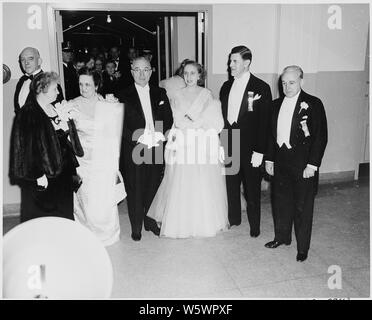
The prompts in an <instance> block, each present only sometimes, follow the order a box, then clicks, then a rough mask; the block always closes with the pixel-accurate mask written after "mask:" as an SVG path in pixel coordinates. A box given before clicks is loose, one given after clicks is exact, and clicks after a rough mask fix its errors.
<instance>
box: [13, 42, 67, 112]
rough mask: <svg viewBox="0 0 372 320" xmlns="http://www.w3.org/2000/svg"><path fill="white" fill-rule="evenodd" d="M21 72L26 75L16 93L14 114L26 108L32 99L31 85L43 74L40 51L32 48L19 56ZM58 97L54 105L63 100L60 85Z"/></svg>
mask: <svg viewBox="0 0 372 320" xmlns="http://www.w3.org/2000/svg"><path fill="white" fill-rule="evenodd" d="M18 62H19V64H20V67H21V70H22V72H23V73H24V75H23V76H22V77H21V78H20V79H19V81H18V82H17V85H16V90H15V92H14V112H15V113H18V111H19V110H20V109H21V108H22V107H23V106H24V104H25V103H26V101H27V100H28V98H29V97H30V84H31V82H32V80H33V78H34V77H35V76H36V75H38V74H39V73H41V72H43V71H42V69H41V64H42V59H41V57H40V53H39V50H37V49H36V48H32V47H26V48H24V49H23V50H22V51H21V53H20V54H19V60H18ZM57 88H58V95H57V98H56V100H55V101H53V104H55V103H57V102H61V101H62V100H63V92H62V88H61V86H60V85H59V84H58V85H57Z"/></svg>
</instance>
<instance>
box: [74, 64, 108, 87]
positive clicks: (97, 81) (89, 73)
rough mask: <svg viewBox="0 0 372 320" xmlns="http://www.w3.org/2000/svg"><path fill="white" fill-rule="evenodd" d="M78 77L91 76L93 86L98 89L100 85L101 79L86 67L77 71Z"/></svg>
mask: <svg viewBox="0 0 372 320" xmlns="http://www.w3.org/2000/svg"><path fill="white" fill-rule="evenodd" d="M78 75H79V77H80V76H91V77H92V78H93V82H94V86H95V87H97V88H98V89H100V87H101V83H102V77H101V74H100V73H99V72H98V71H96V70H92V69H89V68H87V67H82V68H81V69H80V70H79V71H78Z"/></svg>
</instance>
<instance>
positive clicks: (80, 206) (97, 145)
mask: <svg viewBox="0 0 372 320" xmlns="http://www.w3.org/2000/svg"><path fill="white" fill-rule="evenodd" d="M99 82H100V76H99V74H98V73H96V72H95V71H90V70H88V69H87V68H82V69H81V70H79V87H80V94H81V95H80V96H79V97H77V98H75V99H74V100H73V103H74V105H75V107H76V109H77V114H76V116H75V122H76V128H77V132H78V135H79V138H80V141H81V145H82V147H83V150H84V156H83V157H80V158H78V161H79V165H80V166H79V167H78V168H77V173H78V174H79V176H80V177H81V178H82V184H81V186H80V188H79V189H78V190H77V192H76V193H75V194H74V215H75V220H77V221H79V222H80V223H82V224H83V225H85V226H86V227H88V228H89V229H90V230H91V231H92V232H93V233H94V234H95V235H96V236H97V237H98V238H99V239H101V241H102V242H103V244H104V245H111V244H113V243H115V242H116V241H118V240H119V234H120V225H119V214H118V206H117V204H118V202H120V201H121V200H123V199H124V198H125V196H126V193H125V189H124V184H123V182H122V177H121V174H120V172H119V154H120V141H121V129H122V123H123V105H122V104H121V103H117V102H108V101H103V99H99V96H98V94H97V88H98V86H99Z"/></svg>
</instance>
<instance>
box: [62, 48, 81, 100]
mask: <svg viewBox="0 0 372 320" xmlns="http://www.w3.org/2000/svg"><path fill="white" fill-rule="evenodd" d="M73 51H74V50H73V48H72V47H71V45H70V44H69V43H68V42H67V43H62V60H63V76H64V80H65V95H66V100H70V99H73V98H75V97H77V96H78V95H79V84H78V78H77V75H76V69H75V68H74V65H73V58H74V54H73Z"/></svg>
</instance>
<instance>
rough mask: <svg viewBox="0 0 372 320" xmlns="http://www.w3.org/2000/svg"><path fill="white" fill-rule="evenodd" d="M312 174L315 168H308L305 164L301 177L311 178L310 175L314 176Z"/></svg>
mask: <svg viewBox="0 0 372 320" xmlns="http://www.w3.org/2000/svg"><path fill="white" fill-rule="evenodd" d="M314 174H315V170H314V169H313V168H310V167H309V166H307V167H306V168H305V170H304V173H303V177H304V178H305V179H307V178H312V177H314Z"/></svg>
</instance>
